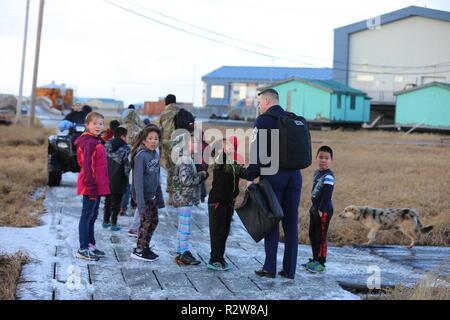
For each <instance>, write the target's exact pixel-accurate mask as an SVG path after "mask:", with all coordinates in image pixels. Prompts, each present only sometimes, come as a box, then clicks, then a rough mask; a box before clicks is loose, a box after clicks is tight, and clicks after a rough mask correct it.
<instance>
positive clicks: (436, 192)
mask: <svg viewBox="0 0 450 320" xmlns="http://www.w3.org/2000/svg"><path fill="white" fill-rule="evenodd" d="M208 128H210V126H206V125H205V126H204V127H203V129H208ZM215 128H217V129H219V130H221V131H224V129H225V128H224V127H215ZM311 136H312V140H313V142H318V143H313V152H316V150H317V148H318V147H319V146H320V145H322V144H327V145H329V146H331V147H332V148H333V150H334V161H333V163H332V169H333V171H334V173H335V177H336V185H335V190H334V194H333V203H334V210H335V216H334V218H333V220H332V221H331V224H330V229H329V233H328V235H329V236H328V238H329V240H330V242H331V243H334V244H336V245H345V244H361V243H364V242H366V241H367V238H366V235H367V232H368V230H366V229H365V228H364V227H362V226H360V225H359V224H358V223H357V222H355V221H348V220H341V219H339V218H338V217H337V214H338V213H339V212H341V211H342V210H343V209H344V208H345V207H346V206H348V205H351V204H353V205H370V206H374V207H378V208H402V207H408V208H415V209H417V210H418V211H419V212H420V215H421V218H422V222H423V223H424V224H433V225H434V230H433V231H432V232H431V233H430V234H428V235H424V236H422V237H421V238H420V239H419V241H418V244H422V245H438V246H448V245H450V197H449V190H450V170H449V169H450V147H449V146H444V145H441V146H439V145H437V146H418V145H414V144H391V143H392V142H394V141H397V142H406V143H411V142H413V141H429V142H436V143H438V144H439V143H440V139H441V137H442V136H441V135H437V134H410V135H407V136H405V135H404V134H403V133H398V132H374V131H355V132H348V131H342V130H334V131H328V132H324V131H311ZM366 142H369V144H365V143H366ZM370 143H372V144H370ZM314 155H315V154H314ZM315 169H316V164H315V163H314V162H313V165H312V166H311V167H309V168H308V169H306V170H302V176H303V187H302V197H301V203H300V216H299V232H300V243H306V244H308V243H309V237H308V228H309V214H308V210H309V207H310V205H311V202H310V194H311V186H312V175H313V172H314V170H315ZM210 180H211V179H209V180H208V183H209V184H210V183H211V181H210ZM209 186H210V185H209ZM244 188H245V181H242V182H241V191H243V190H244ZM242 194H243V192H241V195H240V197H239V199H238V201H239V200H242ZM376 243H378V244H403V245H406V244H408V240H407V238H406V237H405V236H403V235H402V234H395V235H394V234H392V233H390V232H380V233H379V234H378V236H377V242H376Z"/></svg>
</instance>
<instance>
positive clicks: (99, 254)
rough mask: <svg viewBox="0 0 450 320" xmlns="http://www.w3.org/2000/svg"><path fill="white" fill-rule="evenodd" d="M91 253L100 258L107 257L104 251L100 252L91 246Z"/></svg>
mask: <svg viewBox="0 0 450 320" xmlns="http://www.w3.org/2000/svg"><path fill="white" fill-rule="evenodd" d="M89 251H90V252H91V253H92V254H94V255H96V256H97V257H99V258H102V257H104V256H105V252H104V251H102V250H98V249H97V247H96V246H94V245H91V244H90V245H89Z"/></svg>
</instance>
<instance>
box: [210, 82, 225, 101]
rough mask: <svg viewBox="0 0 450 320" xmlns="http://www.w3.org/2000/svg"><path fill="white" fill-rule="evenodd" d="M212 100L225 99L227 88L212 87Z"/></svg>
mask: <svg viewBox="0 0 450 320" xmlns="http://www.w3.org/2000/svg"><path fill="white" fill-rule="evenodd" d="M211 98H213V99H223V98H225V86H217V85H216V86H211Z"/></svg>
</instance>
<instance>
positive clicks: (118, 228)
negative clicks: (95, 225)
mask: <svg viewBox="0 0 450 320" xmlns="http://www.w3.org/2000/svg"><path fill="white" fill-rule="evenodd" d="M120 229H122V227H121V226H118V225H112V226H111V231H120Z"/></svg>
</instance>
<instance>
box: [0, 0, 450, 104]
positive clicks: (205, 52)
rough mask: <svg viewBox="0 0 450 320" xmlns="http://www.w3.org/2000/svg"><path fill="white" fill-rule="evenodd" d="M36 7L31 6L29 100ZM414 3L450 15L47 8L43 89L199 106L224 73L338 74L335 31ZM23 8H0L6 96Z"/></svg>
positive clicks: (253, 6)
mask: <svg viewBox="0 0 450 320" xmlns="http://www.w3.org/2000/svg"><path fill="white" fill-rule="evenodd" d="M111 3H113V4H115V5H116V6H114V5H112V4H111ZM38 5H39V1H38V0H31V7H30V20H29V29H28V44H27V60H26V70H25V82H24V95H27V96H28V95H30V93H31V84H32V70H33V63H34V50H35V39H36V27H37V16H38ZM410 5H416V6H427V7H428V8H433V9H439V10H446V11H450V1H448V0H421V1H415V0H340V1H324V0H315V1H301V0H276V1H273V0H272V1H269V0H164V1H162V0H161V1H152V0H147V1H144V0H126V1H123V0H107V1H103V0H46V1H45V8H44V24H43V31H42V39H41V53H40V63H39V77H38V85H43V84H47V83H51V82H52V81H55V82H56V83H58V84H60V83H66V84H67V85H68V86H71V87H72V88H74V89H75V94H76V95H77V96H81V97H102V98H116V99H120V100H124V102H125V104H128V103H131V102H139V101H144V100H157V99H158V98H159V97H161V96H165V95H166V94H168V93H174V94H176V95H177V97H178V100H179V101H185V102H191V101H192V100H194V102H195V105H200V104H201V95H202V82H201V77H202V76H203V75H205V74H207V73H209V72H211V71H213V70H214V69H216V68H218V67H220V66H223V65H240V66H271V65H273V66H292V67H332V59H333V29H334V28H337V27H341V26H344V25H347V24H350V23H354V22H358V21H361V20H365V19H368V18H371V17H374V16H377V15H381V14H384V13H388V12H390V11H394V10H398V9H401V8H404V7H407V6H410ZM118 6H120V7H123V8H119V7H118ZM25 7H26V0H0V93H13V94H18V90H19V81H20V66H21V56H22V43H23V32H24V24H25ZM131 11H133V12H131ZM155 20H156V21H155ZM157 21H158V22H157ZM207 31H211V32H212V33H211V32H207ZM206 38H207V39H206ZM239 40H243V41H239ZM223 43H227V44H229V45H224V44H223ZM255 44H257V45H258V46H256V45H255Z"/></svg>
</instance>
